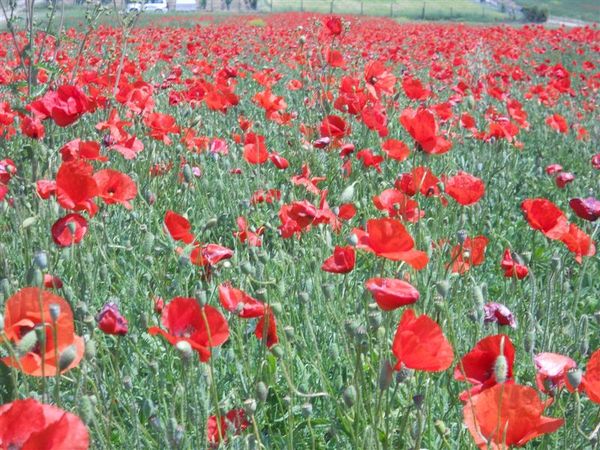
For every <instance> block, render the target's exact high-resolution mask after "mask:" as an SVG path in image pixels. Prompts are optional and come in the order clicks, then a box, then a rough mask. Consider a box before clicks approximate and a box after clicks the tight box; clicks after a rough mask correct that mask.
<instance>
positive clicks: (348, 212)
mask: <svg viewBox="0 0 600 450" xmlns="http://www.w3.org/2000/svg"><path fill="white" fill-rule="evenodd" d="M355 215H356V206H354V205H353V204H352V203H344V204H342V205H340V206H339V208H338V213H337V216H338V217H339V218H340V219H341V220H344V221H348V220H350V219H352V218H353V217H354V216H355Z"/></svg>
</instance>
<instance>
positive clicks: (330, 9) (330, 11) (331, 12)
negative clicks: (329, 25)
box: [329, 0, 334, 14]
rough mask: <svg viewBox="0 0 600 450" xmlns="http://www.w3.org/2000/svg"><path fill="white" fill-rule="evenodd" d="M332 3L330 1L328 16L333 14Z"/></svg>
mask: <svg viewBox="0 0 600 450" xmlns="http://www.w3.org/2000/svg"><path fill="white" fill-rule="evenodd" d="M333 1H334V0H331V3H330V4H329V14H333Z"/></svg>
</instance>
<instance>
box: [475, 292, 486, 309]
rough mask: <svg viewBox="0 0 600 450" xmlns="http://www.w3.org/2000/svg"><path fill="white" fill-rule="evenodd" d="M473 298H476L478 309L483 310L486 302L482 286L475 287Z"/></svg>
mask: <svg viewBox="0 0 600 450" xmlns="http://www.w3.org/2000/svg"><path fill="white" fill-rule="evenodd" d="M473 298H474V300H475V306H476V307H477V309H478V310H482V309H483V306H484V304H485V300H484V298H483V290H482V289H481V286H474V287H473Z"/></svg>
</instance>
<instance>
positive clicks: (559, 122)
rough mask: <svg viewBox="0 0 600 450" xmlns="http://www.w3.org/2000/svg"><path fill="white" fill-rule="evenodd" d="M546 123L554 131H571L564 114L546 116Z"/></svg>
mask: <svg viewBox="0 0 600 450" xmlns="http://www.w3.org/2000/svg"><path fill="white" fill-rule="evenodd" d="M546 124H547V125H548V126H549V127H550V128H552V129H553V130H554V131H557V132H559V133H566V132H567V131H569V125H568V124H567V121H566V120H565V118H564V117H563V116H561V115H560V114H552V115H551V116H549V117H548V118H546Z"/></svg>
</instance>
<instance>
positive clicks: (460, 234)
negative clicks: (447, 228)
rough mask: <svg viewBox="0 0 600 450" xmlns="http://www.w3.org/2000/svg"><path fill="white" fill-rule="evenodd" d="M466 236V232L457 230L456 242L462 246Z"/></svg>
mask: <svg viewBox="0 0 600 450" xmlns="http://www.w3.org/2000/svg"><path fill="white" fill-rule="evenodd" d="M468 236H469V235H468V233H467V230H458V231H457V232H456V240H457V241H458V243H459V244H464V243H465V241H466V240H467V237H468Z"/></svg>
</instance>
